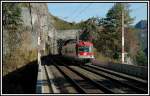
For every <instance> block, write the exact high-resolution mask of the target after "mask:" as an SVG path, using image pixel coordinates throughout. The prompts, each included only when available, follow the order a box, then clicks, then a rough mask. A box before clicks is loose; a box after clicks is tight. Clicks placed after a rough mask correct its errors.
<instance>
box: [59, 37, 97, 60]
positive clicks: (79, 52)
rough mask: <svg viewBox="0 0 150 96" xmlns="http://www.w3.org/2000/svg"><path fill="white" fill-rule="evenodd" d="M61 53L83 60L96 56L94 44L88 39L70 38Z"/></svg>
mask: <svg viewBox="0 0 150 96" xmlns="http://www.w3.org/2000/svg"><path fill="white" fill-rule="evenodd" d="M61 54H62V55H64V56H69V57H73V58H76V59H78V60H82V61H90V60H91V59H93V58H94V53H93V44H92V43H91V42H88V41H79V42H77V41H76V40H69V41H66V43H65V44H64V46H63V47H62V51H61Z"/></svg>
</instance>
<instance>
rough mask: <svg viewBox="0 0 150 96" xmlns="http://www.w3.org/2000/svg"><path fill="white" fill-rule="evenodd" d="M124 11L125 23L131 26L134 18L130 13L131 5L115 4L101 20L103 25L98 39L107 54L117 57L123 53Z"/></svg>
mask: <svg viewBox="0 0 150 96" xmlns="http://www.w3.org/2000/svg"><path fill="white" fill-rule="evenodd" d="M122 12H124V14H125V15H124V24H125V25H126V26H129V25H130V24H131V23H132V21H133V18H131V17H130V15H129V12H130V10H129V5H128V4H122V3H116V4H114V6H113V7H112V8H111V9H110V10H109V11H108V13H107V15H106V18H103V19H101V21H100V22H99V23H100V25H102V26H103V30H102V32H100V33H99V35H100V36H99V39H98V40H99V41H100V43H101V46H100V47H101V48H100V49H101V50H102V52H103V53H104V54H105V55H107V56H109V57H112V58H115V59H118V58H119V56H118V55H119V54H120V53H121V32H122V31H121V27H122V23H121V22H122ZM116 55H117V56H116Z"/></svg>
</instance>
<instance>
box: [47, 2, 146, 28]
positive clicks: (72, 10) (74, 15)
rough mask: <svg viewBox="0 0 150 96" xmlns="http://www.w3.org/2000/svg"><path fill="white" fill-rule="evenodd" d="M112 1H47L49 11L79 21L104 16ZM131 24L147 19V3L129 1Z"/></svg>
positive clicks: (66, 19)
mask: <svg viewBox="0 0 150 96" xmlns="http://www.w3.org/2000/svg"><path fill="white" fill-rule="evenodd" d="M113 5H114V3H48V10H49V12H50V13H51V14H52V15H54V16H57V17H59V18H61V19H63V20H65V21H68V22H80V21H82V20H83V21H84V20H87V19H88V18H90V17H93V16H94V17H101V18H103V17H105V16H106V14H107V12H108V10H109V9H110V8H112V6H113ZM129 5H130V9H131V10H132V11H131V12H130V16H131V17H133V18H135V19H134V22H133V25H135V24H136V23H137V22H139V21H140V20H147V3H129Z"/></svg>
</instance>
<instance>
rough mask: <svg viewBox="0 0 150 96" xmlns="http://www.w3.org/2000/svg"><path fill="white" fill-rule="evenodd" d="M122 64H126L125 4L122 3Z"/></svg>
mask: <svg viewBox="0 0 150 96" xmlns="http://www.w3.org/2000/svg"><path fill="white" fill-rule="evenodd" d="M122 6H123V9H122V60H121V61H122V64H124V55H125V54H124V4H123V3H122Z"/></svg>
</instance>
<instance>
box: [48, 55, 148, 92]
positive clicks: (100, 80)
mask: <svg viewBox="0 0 150 96" xmlns="http://www.w3.org/2000/svg"><path fill="white" fill-rule="evenodd" d="M51 59H52V62H53V66H55V67H56V70H58V71H59V72H60V73H61V74H62V75H63V76H64V77H65V78H66V80H67V81H68V82H70V84H71V85H72V87H74V89H75V90H76V91H77V93H81V94H82V93H83V94H84V93H88V94H90V93H99V94H120V93H122V94H146V93H147V92H148V91H147V81H145V80H142V79H137V78H133V77H132V76H127V75H126V74H122V73H118V72H115V71H112V70H109V69H106V68H102V67H100V66H95V65H84V66H77V65H74V64H75V63H77V62H73V61H71V62H67V61H64V60H63V58H59V56H57V58H55V57H52V58H51ZM52 62H51V63H52ZM70 63H71V64H70ZM78 63H79V62H78ZM69 64H70V65H69ZM47 73H48V72H47ZM60 92H61V90H60ZM66 92H67V91H66ZM68 92H69V91H68Z"/></svg>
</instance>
